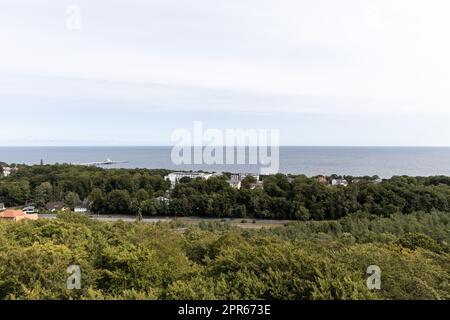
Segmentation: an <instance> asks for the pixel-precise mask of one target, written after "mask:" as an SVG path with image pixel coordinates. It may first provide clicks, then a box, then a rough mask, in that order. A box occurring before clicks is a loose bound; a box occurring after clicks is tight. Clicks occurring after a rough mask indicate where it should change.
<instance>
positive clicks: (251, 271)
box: [0, 211, 450, 300]
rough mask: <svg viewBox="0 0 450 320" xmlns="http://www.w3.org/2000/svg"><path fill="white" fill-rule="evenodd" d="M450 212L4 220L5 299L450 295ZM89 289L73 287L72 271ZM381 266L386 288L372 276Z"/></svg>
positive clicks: (1, 293) (0, 287) (0, 268)
mask: <svg viewBox="0 0 450 320" xmlns="http://www.w3.org/2000/svg"><path fill="white" fill-rule="evenodd" d="M449 228H450V216H449V214H448V213H442V212H437V211H433V212H431V213H428V212H417V213H411V214H409V215H404V214H394V215H392V216H390V217H380V216H374V215H370V214H367V213H366V214H364V213H358V214H350V215H348V216H346V217H344V218H341V219H338V220H335V221H307V222H304V221H299V222H295V223H290V224H287V225H286V226H284V227H278V228H274V229H264V230H247V229H239V228H235V227H232V226H231V225H229V224H228V223H220V222H215V223H211V222H209V223H208V222H202V223H200V224H197V225H183V224H181V223H179V222H172V223H168V222H164V223H158V224H145V223H143V222H139V221H136V222H134V223H128V222H123V221H118V222H99V221H95V220H92V219H90V218H89V217H88V216H86V215H81V214H75V213H69V212H67V213H61V214H59V215H58V218H57V219H40V220H38V221H23V222H19V223H16V222H10V221H0V299H94V300H103V299H127V300H130V299H131V300H134V299H139V300H147V299H148V300H154V299H173V300H177V299H189V300H190V299H206V300H209V299H233V300H236V299H244V300H253V299H269V300H271V299H283V300H322V299H326V300H329V299H339V300H346V299H449V298H450V286H449V283H450V282H449V280H450V273H449V271H450V253H449V244H450V233H449ZM72 265H76V266H78V267H79V270H80V276H81V278H80V279H81V280H80V287H79V289H77V290H70V289H68V287H67V278H68V273H67V268H68V267H69V266H72ZM370 265H376V266H378V267H379V268H380V270H381V278H380V280H381V285H380V288H379V290H371V289H369V287H368V286H367V280H368V277H369V275H368V274H367V268H368V266H370Z"/></svg>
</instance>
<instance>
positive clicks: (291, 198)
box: [0, 164, 450, 221]
mask: <svg viewBox="0 0 450 320" xmlns="http://www.w3.org/2000/svg"><path fill="white" fill-rule="evenodd" d="M168 173H169V171H168V170H148V169H101V168H96V167H86V166H72V165H65V164H63V165H35V166H25V165H22V166H19V170H18V171H17V172H16V173H14V174H13V175H11V176H10V177H8V178H4V179H0V202H4V203H5V204H6V206H20V205H24V204H25V203H30V202H33V203H34V204H35V205H36V206H37V207H40V208H43V207H44V205H45V204H46V203H47V202H49V201H65V202H69V203H68V205H69V206H70V207H73V203H74V202H77V200H78V198H79V199H81V200H83V199H86V198H88V199H89V204H90V209H91V211H92V212H93V213H95V214H119V213H120V214H130V215H136V214H137V212H138V210H139V208H141V209H142V215H143V216H154V215H159V216H164V215H171V216H199V217H234V218H268V219H292V220H301V221H306V220H335V219H339V218H341V217H344V216H347V215H350V214H355V213H357V212H367V213H370V214H373V215H378V216H385V217H389V216H391V215H394V214H396V213H402V214H410V213H412V212H417V211H424V212H428V213H429V212H432V211H443V212H447V211H449V210H450V182H449V181H450V178H449V177H444V176H436V177H426V178H424V177H405V176H399V177H393V178H391V179H385V180H383V182H381V183H378V182H377V181H376V179H377V177H376V176H375V177H339V176H336V175H333V176H331V177H330V178H346V179H347V180H348V181H349V182H350V185H349V186H348V187H346V188H343V187H335V186H331V185H329V184H325V183H320V182H318V181H317V180H316V179H315V178H308V177H306V176H303V175H298V176H295V175H289V177H288V176H286V175H283V174H277V175H271V176H264V177H263V185H264V189H263V190H259V189H255V190H251V185H252V184H253V183H255V182H256V180H255V178H254V177H251V176H249V177H246V178H245V179H244V180H243V181H242V188H241V189H240V190H237V189H234V188H232V187H231V186H230V185H229V184H228V183H227V181H226V179H227V177H228V176H229V174H227V175H225V176H223V177H212V178H210V179H209V180H207V181H205V180H202V179H200V178H199V179H189V178H186V179H181V181H180V183H178V184H177V185H176V186H175V188H174V189H173V190H171V189H170V185H169V182H168V181H165V180H164V176H165V175H166V174H168ZM169 193H170V203H163V204H161V203H159V201H157V199H158V197H161V196H163V197H169V196H168V194H169ZM76 195H78V198H77V197H76Z"/></svg>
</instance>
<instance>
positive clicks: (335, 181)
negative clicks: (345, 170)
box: [331, 179, 348, 187]
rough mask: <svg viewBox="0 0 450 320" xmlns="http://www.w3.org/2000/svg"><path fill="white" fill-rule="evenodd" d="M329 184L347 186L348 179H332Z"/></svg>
mask: <svg viewBox="0 0 450 320" xmlns="http://www.w3.org/2000/svg"><path fill="white" fill-rule="evenodd" d="M331 184H332V185H333V186H340V187H347V186H348V181H347V180H345V179H333V180H332V181H331Z"/></svg>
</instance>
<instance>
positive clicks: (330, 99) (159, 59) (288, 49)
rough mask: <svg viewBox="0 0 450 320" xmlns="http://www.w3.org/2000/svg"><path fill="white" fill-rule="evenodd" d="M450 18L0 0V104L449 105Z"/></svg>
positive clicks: (384, 11) (420, 4) (424, 12)
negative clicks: (69, 23)
mask: <svg viewBox="0 0 450 320" xmlns="http://www.w3.org/2000/svg"><path fill="white" fill-rule="evenodd" d="M72 4H78V5H79V6H80V8H81V10H82V11H81V14H82V15H81V18H82V20H81V22H82V24H81V30H80V31H78V32H77V31H70V30H68V29H67V28H66V18H67V16H66V8H67V7H68V6H69V5H72ZM449 16H450V3H449V2H448V1H446V0H430V1H426V2H425V1H422V0H410V1H407V0H390V1H389V0H378V1H376V2H374V1H369V0H342V1H333V0H316V1H299V0H281V1H275V0H246V1H242V0H240V1H239V0H227V1H209V0H194V1H189V2H186V1H181V0H167V1H153V0H151V1H150V0H147V1H143V0H142V1H139V0H127V1H125V0H108V1H106V0H96V1H88V0H78V1H68V0H67V1H57V2H55V1H51V0H3V1H2V4H1V5H0V44H1V50H0V108H2V106H5V107H6V105H7V104H11V105H15V106H16V107H19V106H22V107H24V106H34V107H38V106H40V107H41V108H45V107H46V101H49V100H52V99H53V100H57V101H61V103H62V104H64V103H65V102H73V101H77V100H80V101H91V102H99V103H98V105H97V106H96V107H97V108H99V109H101V108H109V105H110V104H109V102H115V103H114V105H115V106H116V108H121V106H123V105H126V109H124V112H130V111H131V110H140V111H145V110H148V111H152V110H153V111H176V110H208V111H223V110H227V111H241V112H265V113H270V112H296V113H298V112H306V113H317V114H326V113H339V114H341V113H346V114H364V113H366V114H372V113H391V114H393V116H400V117H401V114H402V113H405V112H412V113H428V114H436V115H439V114H446V116H448V113H449V112H450V108H449V107H450V59H448V57H449V56H450V42H449V41H447V38H448V35H447V33H448V30H450V19H448V17H449ZM27 99H28V100H27ZM117 102H122V104H120V103H117ZM52 107H53V104H52Z"/></svg>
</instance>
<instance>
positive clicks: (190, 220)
mask: <svg viewBox="0 0 450 320" xmlns="http://www.w3.org/2000/svg"><path fill="white" fill-rule="evenodd" d="M89 217H90V218H92V219H94V220H98V221H106V222H114V221H124V222H135V221H136V217H135V216H129V215H128V216H127V215H90V216H89ZM39 218H43V219H56V214H40V215H39ZM253 220H254V221H255V222H254V223H253ZM171 221H178V222H183V223H187V224H196V223H199V222H228V223H230V224H232V225H235V226H238V227H241V228H248V229H260V228H266V227H267V228H272V227H280V226H284V225H285V224H288V223H291V222H294V221H293V220H269V219H242V218H238V219H231V218H224V219H222V218H204V217H179V218H174V217H151V218H148V217H144V218H143V219H142V222H144V223H157V222H171ZM244 221H245V222H244Z"/></svg>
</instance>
